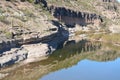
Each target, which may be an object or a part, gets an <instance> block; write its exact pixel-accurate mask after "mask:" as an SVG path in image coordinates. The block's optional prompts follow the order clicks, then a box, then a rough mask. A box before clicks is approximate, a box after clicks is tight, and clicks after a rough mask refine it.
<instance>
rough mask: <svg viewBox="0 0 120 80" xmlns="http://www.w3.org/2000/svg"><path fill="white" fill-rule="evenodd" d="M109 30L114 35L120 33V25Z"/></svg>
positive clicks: (112, 26)
mask: <svg viewBox="0 0 120 80" xmlns="http://www.w3.org/2000/svg"><path fill="white" fill-rule="evenodd" d="M109 30H110V31H111V32H112V33H120V26H119V25H114V24H113V25H111V26H110V27H109Z"/></svg>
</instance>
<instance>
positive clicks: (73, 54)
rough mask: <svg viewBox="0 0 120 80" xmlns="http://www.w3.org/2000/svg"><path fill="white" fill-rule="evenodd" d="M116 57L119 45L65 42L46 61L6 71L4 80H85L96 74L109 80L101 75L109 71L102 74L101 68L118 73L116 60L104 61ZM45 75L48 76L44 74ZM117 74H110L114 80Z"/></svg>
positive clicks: (119, 52) (119, 54)
mask: <svg viewBox="0 0 120 80" xmlns="http://www.w3.org/2000/svg"><path fill="white" fill-rule="evenodd" d="M118 57H120V47H118V46H114V45H112V44H106V43H104V44H103V43H101V42H91V41H87V40H81V41H80V42H79V43H77V44H74V45H68V46H65V48H63V49H60V50H58V51H55V52H54V53H53V54H52V55H50V56H49V57H48V59H46V60H42V61H40V62H35V63H31V64H27V65H26V66H22V67H20V68H17V69H16V70H14V71H11V72H10V71H9V72H10V75H9V76H7V77H6V78H5V79H3V80H39V79H40V80H56V79H57V80H81V79H82V80H88V79H85V78H89V80H97V79H96V78H97V76H96V75H97V73H98V75H99V76H101V78H100V79H101V80H105V79H106V80H112V79H108V78H109V77H108V78H105V79H103V78H102V76H103V75H104V76H105V77H107V76H111V75H112V73H111V75H110V74H107V73H105V74H104V73H103V71H105V70H106V72H107V71H108V72H109V71H110V70H112V71H113V73H116V71H119V72H120V68H119V67H120V66H119V63H120V60H119V59H118V60H116V61H113V62H112V63H111V62H110V63H109V62H106V61H112V60H115V59H117V58H118ZM86 59H87V60H86ZM96 61H97V62H96ZM98 61H99V62H98ZM115 64H116V65H117V66H118V67H117V66H116V65H115ZM112 65H113V66H112ZM107 67H108V68H107ZM111 68H112V69H111ZM107 69H108V70H107ZM56 71H57V72H56ZM51 72H53V73H51ZM92 72H93V73H92ZM68 73H70V74H68ZM100 73H102V75H100ZM46 74H48V75H47V76H45V77H43V76H44V75H46ZM90 74H91V75H90ZM56 75H57V76H56ZM59 75H60V76H59ZM106 75H107V76H106ZM117 75H118V74H117V73H116V74H114V76H112V77H113V78H114V80H117V79H115V76H116V77H117V78H118V79H119V77H118V76H117ZM54 76H55V77H54ZM85 76H87V77H85ZM91 76H94V77H95V76H96V78H94V79H92V77H91ZM71 77H72V78H71ZM84 77H85V78H84ZM50 78H51V79H50ZM100 79H98V80H100Z"/></svg>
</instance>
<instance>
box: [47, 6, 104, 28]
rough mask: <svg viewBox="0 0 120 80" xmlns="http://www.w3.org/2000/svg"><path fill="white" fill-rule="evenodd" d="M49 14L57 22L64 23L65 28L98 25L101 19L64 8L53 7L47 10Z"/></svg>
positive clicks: (90, 14)
mask: <svg viewBox="0 0 120 80" xmlns="http://www.w3.org/2000/svg"><path fill="white" fill-rule="evenodd" d="M49 10H50V12H51V14H53V16H54V17H55V18H57V19H58V20H59V21H61V22H64V23H65V24H66V25H67V26H75V25H76V24H78V25H80V26H86V25H88V24H98V25H99V24H100V23H101V22H103V19H102V17H101V16H100V15H97V14H94V13H87V12H79V11H74V10H71V9H66V8H65V7H54V6H51V7H50V8H49Z"/></svg>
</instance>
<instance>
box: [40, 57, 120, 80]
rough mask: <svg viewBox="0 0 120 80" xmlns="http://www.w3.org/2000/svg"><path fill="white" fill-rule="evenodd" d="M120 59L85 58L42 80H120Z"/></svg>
mask: <svg viewBox="0 0 120 80" xmlns="http://www.w3.org/2000/svg"><path fill="white" fill-rule="evenodd" d="M119 74H120V59H117V60H115V61H110V62H107V63H106V62H96V61H90V60H83V61H81V62H79V63H78V64H77V65H75V66H73V67H71V68H68V69H62V70H59V71H56V72H53V73H50V74H48V75H47V76H44V77H42V78H41V79H40V80H56V79H57V80H120V76H119Z"/></svg>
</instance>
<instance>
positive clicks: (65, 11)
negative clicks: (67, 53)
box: [0, 0, 120, 67]
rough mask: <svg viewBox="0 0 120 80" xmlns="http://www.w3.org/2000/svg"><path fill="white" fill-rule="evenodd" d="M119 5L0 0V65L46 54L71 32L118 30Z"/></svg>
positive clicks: (86, 0) (110, 0) (103, 0)
mask: <svg viewBox="0 0 120 80" xmlns="http://www.w3.org/2000/svg"><path fill="white" fill-rule="evenodd" d="M119 6H120V4H119V3H118V2H117V1H116V0H35V1H34V0H1V1H0V60H1V61H0V67H3V66H7V65H10V64H14V63H17V62H20V61H23V60H28V61H29V60H30V61H33V60H35V59H36V58H39V57H40V56H45V55H48V54H50V53H52V52H53V51H54V50H56V49H57V48H60V47H62V44H64V42H65V41H66V40H68V38H69V36H70V35H71V32H72V33H74V32H75V31H81V30H84V31H101V30H107V31H111V32H115V33H116V32H117V33H120V30H119V29H120V28H119V25H120V20H119V19H120V14H119V13H120V7H119ZM114 26H115V27H114ZM71 29H72V30H71ZM6 58H8V59H6Z"/></svg>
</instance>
